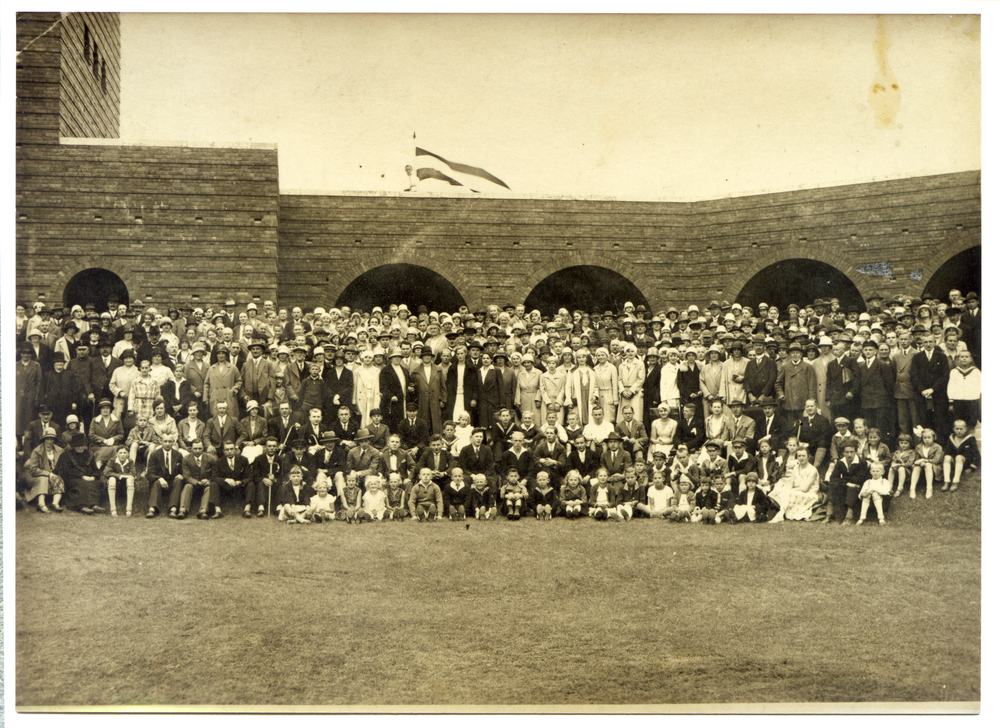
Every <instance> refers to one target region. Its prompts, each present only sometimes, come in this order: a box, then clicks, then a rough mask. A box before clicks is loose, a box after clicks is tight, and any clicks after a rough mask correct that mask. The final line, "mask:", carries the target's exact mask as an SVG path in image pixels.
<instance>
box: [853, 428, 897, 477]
mask: <svg viewBox="0 0 1000 728" xmlns="http://www.w3.org/2000/svg"><path fill="white" fill-rule="evenodd" d="M858 457H860V458H861V459H863V460H864V461H865V462H867V463H868V468H869V469H871V466H872V463H874V462H876V461H878V462H881V463H882V472H883V473H884V472H885V470H886V468H888V467H889V463H890V462H891V460H892V455H891V454H890V453H889V446H888V445H886V444H885V443H884V442H882V432H881V431H880V430H879V429H878V428H877V427H871V428H869V430H868V434H867V435H866V436H865V440H864V442H862V443H861V448H860V449H859V450H858Z"/></svg>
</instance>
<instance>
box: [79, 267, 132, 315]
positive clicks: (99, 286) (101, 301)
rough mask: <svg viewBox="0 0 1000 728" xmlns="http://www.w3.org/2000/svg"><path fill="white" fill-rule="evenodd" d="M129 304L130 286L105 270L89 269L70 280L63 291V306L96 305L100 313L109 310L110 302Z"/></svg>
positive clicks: (116, 275)
mask: <svg viewBox="0 0 1000 728" xmlns="http://www.w3.org/2000/svg"><path fill="white" fill-rule="evenodd" d="M111 299H114V300H116V301H118V302H119V303H128V301H129V298H128V286H126V285H125V281H123V280H122V279H121V278H120V277H119V276H118V274H116V273H112V272H111V271H109V270H106V269H105V268H87V269H86V270H82V271H80V272H79V273H77V274H76V275H75V276H73V277H72V278H70V279H69V283H67V284H66V288H64V289H63V306H75V305H77V304H79V305H81V306H86V305H87V304H88V303H92V304H94V307H95V308H96V309H97V310H98V312H103V311H107V310H108V301H109V300H111Z"/></svg>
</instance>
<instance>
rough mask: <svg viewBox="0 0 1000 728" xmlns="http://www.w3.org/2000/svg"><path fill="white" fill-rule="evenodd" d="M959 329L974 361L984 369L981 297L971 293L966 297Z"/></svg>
mask: <svg viewBox="0 0 1000 728" xmlns="http://www.w3.org/2000/svg"><path fill="white" fill-rule="evenodd" d="M958 327H959V329H960V330H961V332H962V341H964V342H965V346H966V347H967V348H968V349H969V353H970V354H972V361H973V362H974V363H975V365H976V366H977V367H979V368H980V369H982V368H983V360H982V359H981V356H982V353H983V343H982V335H983V317H982V313H981V310H980V308H979V296H977V295H976V294H975V293H970V294H969V295H968V296H966V297H965V313H963V314H962V318H961V319H959V324H958Z"/></svg>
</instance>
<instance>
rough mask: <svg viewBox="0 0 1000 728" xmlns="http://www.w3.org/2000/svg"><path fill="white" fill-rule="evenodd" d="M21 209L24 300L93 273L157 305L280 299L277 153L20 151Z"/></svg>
mask: <svg viewBox="0 0 1000 728" xmlns="http://www.w3.org/2000/svg"><path fill="white" fill-rule="evenodd" d="M16 205H17V231H16V240H17V261H16V265H17V295H18V299H19V300H26V301H34V300H35V299H36V298H38V297H39V295H40V294H44V298H45V300H47V301H49V302H53V303H59V304H60V305H61V301H62V295H63V289H64V287H65V285H66V283H67V282H68V281H69V279H70V278H72V276H73V275H75V274H76V273H78V272H79V271H81V270H85V269H87V268H91V267H101V268H107V269H108V270H111V271H112V272H114V273H116V274H118V275H119V277H121V278H122V280H123V281H124V282H125V284H126V286H128V289H129V295H130V298H131V299H132V300H134V299H135V298H136V297H137V296H140V297H143V298H146V297H147V296H148V297H149V300H150V302H152V303H155V304H157V305H168V304H170V305H178V304H187V303H192V302H193V301H196V299H194V298H193V296H195V295H199V296H200V298H199V299H197V301H198V302H200V303H203V304H213V305H217V304H218V303H220V302H221V301H222V299H223V298H225V297H226V296H228V295H235V296H237V297H238V298H239V299H240V300H243V301H247V300H249V296H250V295H252V294H260V295H262V296H263V297H265V298H273V297H274V296H275V295H276V294H277V240H278V235H277V229H278V228H277V226H278V154H277V151H276V150H274V149H205V148H193V147H128V146H77V145H60V146H30V147H23V148H22V149H21V150H20V154H19V156H18V161H17V196H16ZM195 305H197V304H195Z"/></svg>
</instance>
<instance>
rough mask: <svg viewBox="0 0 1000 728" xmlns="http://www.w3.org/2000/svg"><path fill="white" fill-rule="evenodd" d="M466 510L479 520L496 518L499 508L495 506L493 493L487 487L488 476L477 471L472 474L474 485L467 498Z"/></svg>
mask: <svg viewBox="0 0 1000 728" xmlns="http://www.w3.org/2000/svg"><path fill="white" fill-rule="evenodd" d="M465 512H466V513H471V514H472V517H473V518H475V519H476V520H479V521H488V520H490V519H491V518H496V514H497V510H496V508H495V507H494V506H493V494H492V493H491V492H490V491H489V488H487V487H486V476H485V475H483V474H482V473H477V474H475V475H473V476H472V487H471V488H470V489H469V494H468V496H466V500H465Z"/></svg>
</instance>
